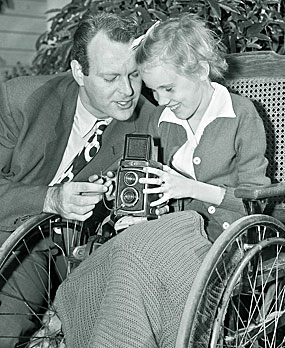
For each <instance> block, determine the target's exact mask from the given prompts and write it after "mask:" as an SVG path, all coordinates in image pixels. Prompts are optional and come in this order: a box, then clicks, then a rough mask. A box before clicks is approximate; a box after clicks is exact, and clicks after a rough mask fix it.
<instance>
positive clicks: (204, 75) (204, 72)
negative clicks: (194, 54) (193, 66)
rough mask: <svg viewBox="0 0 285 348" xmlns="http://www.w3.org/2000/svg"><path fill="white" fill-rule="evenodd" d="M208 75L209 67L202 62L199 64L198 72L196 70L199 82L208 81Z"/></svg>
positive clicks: (206, 63)
mask: <svg viewBox="0 0 285 348" xmlns="http://www.w3.org/2000/svg"><path fill="white" fill-rule="evenodd" d="M209 74H210V66H209V63H208V62H206V61H204V60H202V61H200V62H199V70H198V76H199V78H200V80H201V81H204V80H208V79H209Z"/></svg>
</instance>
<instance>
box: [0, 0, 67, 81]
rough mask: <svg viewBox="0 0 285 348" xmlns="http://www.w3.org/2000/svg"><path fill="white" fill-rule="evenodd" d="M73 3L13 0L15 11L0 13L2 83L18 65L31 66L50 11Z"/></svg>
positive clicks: (0, 78) (62, 0) (55, 0)
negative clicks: (6, 75) (7, 72)
mask: <svg viewBox="0 0 285 348" xmlns="http://www.w3.org/2000/svg"><path fill="white" fill-rule="evenodd" d="M68 2H70V0H13V5H14V6H13V8H12V9H7V8H5V9H4V12H3V13H2V14H0V81H1V80H4V75H5V72H6V71H11V69H12V68H13V67H14V66H15V65H17V62H21V64H23V65H25V64H29V63H31V61H32V59H33V57H34V55H35V52H36V49H35V43H36V40H37V39H38V37H39V36H40V34H42V33H43V32H44V31H45V30H46V29H47V27H48V25H49V23H48V22H47V19H48V18H49V17H50V16H52V14H46V11H47V10H48V9H51V8H62V7H63V6H64V5H66V4H67V3H68Z"/></svg>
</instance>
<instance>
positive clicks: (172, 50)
mask: <svg viewBox="0 0 285 348" xmlns="http://www.w3.org/2000/svg"><path fill="white" fill-rule="evenodd" d="M220 48H221V45H220V47H219V40H218V39H217V37H216V36H215V34H214V33H213V32H212V31H211V30H210V29H209V28H207V27H206V23H205V22H204V21H203V20H202V19H200V18H198V17H197V16H196V15H193V14H184V15H182V16H180V17H179V18H172V19H168V20H166V21H164V22H162V23H160V24H158V25H155V26H154V27H153V28H152V29H151V30H150V31H149V32H148V33H147V34H146V36H145V38H144V39H143V40H142V41H141V43H140V45H139V46H138V47H137V49H136V62H137V64H139V65H141V64H144V65H145V64H147V66H153V64H155V63H157V64H160V63H161V62H163V63H166V64H171V65H173V66H175V68H176V69H177V71H179V72H180V73H182V74H183V75H184V74H186V75H191V74H193V73H195V72H196V71H197V69H199V67H200V65H199V62H202V61H204V62H207V63H208V64H209V67H210V72H209V77H210V79H219V78H221V77H222V76H223V74H224V72H225V71H226V70H227V63H226V61H225V59H224V57H223V55H224V54H223V51H222V50H220Z"/></svg>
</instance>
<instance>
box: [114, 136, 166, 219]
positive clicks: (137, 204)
mask: <svg viewBox="0 0 285 348" xmlns="http://www.w3.org/2000/svg"><path fill="white" fill-rule="evenodd" d="M152 152H153V143H152V137H151V136H150V135H148V134H127V135H126V137H125V145H124V155H123V159H122V160H121V162H120V166H119V169H118V173H117V185H116V195H115V210H114V211H115V215H132V216H143V217H148V218H156V217H157V216H156V214H155V210H156V207H150V203H151V202H153V201H155V200H157V199H158V194H145V193H143V189H144V188H147V187H153V185H148V184H141V183H140V182H139V179H140V178H146V177H154V175H153V174H148V173H145V172H144V171H143V168H144V167H154V168H159V169H162V165H161V164H160V163H158V162H156V161H155V160H153V159H151V157H153V153H152Z"/></svg>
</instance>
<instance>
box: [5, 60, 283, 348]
mask: <svg viewBox="0 0 285 348" xmlns="http://www.w3.org/2000/svg"><path fill="white" fill-rule="evenodd" d="M245 55H246V56H247V54H245ZM249 56H250V62H251V66H254V67H255V68H256V66H257V65H258V64H259V63H260V62H261V65H262V64H263V63H264V62H265V58H264V57H263V56H262V55H259V56H258V57H257V60H258V62H259V63H258V64H257V62H256V61H255V60H254V59H253V58H252V56H251V55H249ZM269 58H270V59H271V57H269ZM269 64H270V68H272V61H271V62H270V63H269ZM282 64H283V67H284V69H283V70H284V71H285V61H284V60H283V63H282ZM244 66H246V67H248V66H249V64H247V65H244ZM267 66H268V65H267ZM277 66H278V73H279V72H280V69H281V70H282V65H281V64H280V62H278V63H277ZM255 70H256V69H255ZM265 71H266V69H265ZM270 71H272V69H271V70H270V69H268V71H267V73H268V74H269V75H268V76H261V77H260V74H261V72H260V70H259V71H258V74H259V77H258V78H256V77H255V76H250V77H249V78H248V77H247V75H245V76H241V72H240V71H239V72H238V73H239V77H238V78H229V79H228V80H227V83H226V84H227V86H228V87H229V88H230V89H232V90H234V91H236V92H238V93H240V94H244V95H247V96H249V97H250V98H251V99H253V100H254V101H257V102H258V105H257V108H258V110H259V111H260V113H261V116H262V117H264V123H265V128H266V131H267V135H268V143H269V148H268V153H267V155H268V158H269V159H273V160H272V161H271V162H270V166H269V176H270V177H271V178H272V181H273V183H274V184H273V185H270V186H268V187H261V188H256V189H255V188H252V189H239V190H236V196H237V197H240V198H242V199H243V200H244V203H245V205H246V207H247V210H248V213H249V215H248V216H245V217H243V218H241V219H239V220H237V221H236V222H234V223H233V224H232V225H231V226H229V227H228V228H227V229H226V230H225V231H224V232H223V233H222V234H221V235H220V237H219V238H218V239H217V240H216V241H215V243H214V244H213V246H212V247H211V249H210V251H209V252H208V254H207V255H206V257H205V259H204V261H203V263H202V265H201V268H200V270H199V272H198V273H197V276H196V278H195V280H194V283H193V285H192V287H191V290H190V293H189V296H188V298H187V301H186V303H185V308H184V311H183V314H182V317H181V323H180V327H179V330H178V334H177V339H176V346H175V348H187V347H188V348H196V347H197V348H199V347H201V348H202V347H203V348H206V347H211V348H214V347H253V348H255V347H275V348H277V347H280V348H281V347H284V346H285V335H284V332H285V327H284V326H285V225H284V224H283V222H282V221H285V218H283V219H282V211H284V204H283V201H284V197H285V183H284V184H282V181H285V180H282V179H283V177H282V175H283V172H284V169H283V157H284V141H285V140H284V132H283V130H282V128H283V124H284V122H285V112H284V106H285V100H284V98H285V97H284V96H283V94H284V93H283V91H284V87H285V78H282V77H280V76H279V77H278V81H277V82H276V79H275V78H274V77H273V75H272V74H271V72H270ZM279 75H280V74H279ZM282 98H283V99H282ZM277 99H278V100H277ZM280 100H281V101H280ZM260 107H261V108H260ZM277 114H278V115H277ZM277 116H278V117H277ZM278 122H279V123H280V124H278ZM280 125H281V126H280ZM274 128H275V129H274ZM281 130H282V131H281ZM70 230H71V231H70ZM95 236H96V234H95ZM97 237H98V236H97ZM99 245H100V241H99V243H98V238H97V239H96V238H95V239H94V231H92V230H90V228H89V227H88V226H84V224H80V223H76V222H74V221H73V222H70V221H65V220H64V219H61V218H60V217H59V216H55V215H51V214H41V215H40V216H36V217H32V218H31V219H30V220H28V221H26V222H25V223H24V224H23V225H21V226H20V227H19V228H18V229H17V230H16V231H14V232H13V233H12V234H11V236H10V237H9V238H8V239H7V240H6V242H5V243H4V244H3V246H2V247H1V248H0V297H3V296H12V297H13V296H15V297H16V300H17V301H19V307H24V308H25V309H26V311H23V310H21V311H19V313H14V312H13V313H11V312H9V311H7V312H5V313H3V314H2V317H1V320H8V318H15V316H18V315H21V316H23V315H26V316H27V317H28V318H29V320H30V321H32V322H33V323H34V327H33V332H31V334H30V335H26V334H25V335H24V336H23V337H21V340H22V342H23V344H22V347H29V348H32V347H34V348H36V347H64V338H63V335H62V331H61V325H60V321H59V320H58V318H57V316H56V309H55V305H54V296H55V292H56V289H57V287H58V286H59V284H60V283H61V282H62V280H63V279H64V278H65V277H66V275H67V274H69V273H70V272H71V271H72V269H73V268H74V267H76V265H77V264H78V263H79V262H81V260H82V259H84V257H85V256H87V255H89V254H90V252H91V251H92V252H94V250H95V249H96V247H98V246H99ZM38 251H40V252H41V255H42V257H41V258H39V260H38V258H37V257H36V258H34V254H36V255H38V254H39V252H38ZM27 256H28V257H27ZM43 258H44V263H43V261H42V259H43ZM27 260H28V261H27ZM26 262H29V263H32V265H33V267H35V269H36V273H37V274H38V277H37V278H38V279H40V281H38V280H37V282H36V283H37V284H36V285H37V286H40V287H44V294H45V296H44V298H41V299H40V304H39V303H34V299H33V298H31V299H29V298H24V297H23V296H21V287H20V285H19V284H17V283H14V284H13V282H12V285H13V288H12V289H8V290H7V289H6V288H5V287H7V285H6V284H7V281H8V279H9V277H11V276H12V274H11V269H15V268H17V265H19V264H20V265H23V264H24V267H22V268H23V269H24V270H25V263H26ZM44 266H45V267H44ZM46 266H47V267H46ZM23 277H24V279H29V280H30V282H33V281H34V280H33V279H30V275H29V272H28V268H27V272H26V273H25V274H23ZM41 293H42V291H41ZM2 338H5V337H2ZM0 343H1V337H0Z"/></svg>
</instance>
